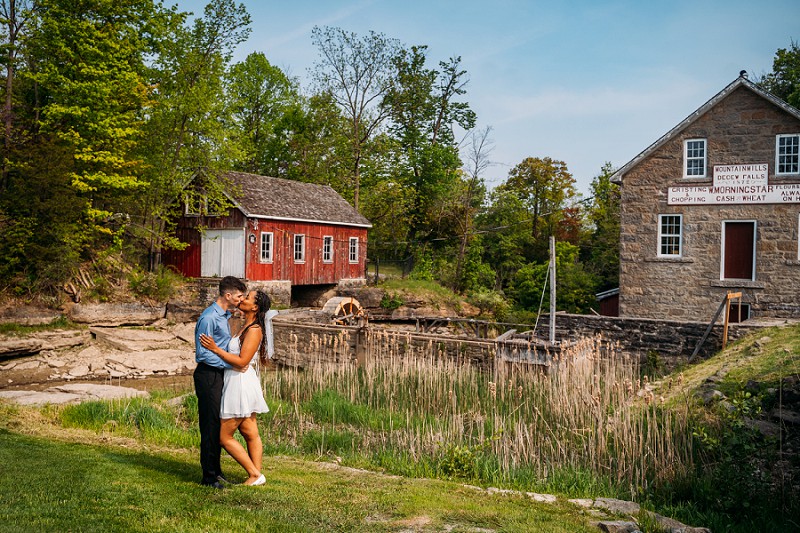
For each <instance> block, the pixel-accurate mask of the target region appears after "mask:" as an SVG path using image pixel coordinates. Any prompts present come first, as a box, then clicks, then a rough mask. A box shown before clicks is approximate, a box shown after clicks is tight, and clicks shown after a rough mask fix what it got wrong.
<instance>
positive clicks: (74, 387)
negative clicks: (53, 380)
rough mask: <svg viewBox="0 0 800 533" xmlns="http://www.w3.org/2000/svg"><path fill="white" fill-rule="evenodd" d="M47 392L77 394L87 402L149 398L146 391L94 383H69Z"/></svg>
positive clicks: (51, 388)
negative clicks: (87, 400)
mask: <svg viewBox="0 0 800 533" xmlns="http://www.w3.org/2000/svg"><path fill="white" fill-rule="evenodd" d="M47 390H48V391H56V392H64V393H69V394H77V395H80V396H82V397H83V398H84V399H89V400H114V399H119V398H142V397H144V398H146V397H148V396H150V394H149V393H148V392H147V391H142V390H138V389H133V388H130V387H119V386H116V385H96V384H94V383H71V384H69V385H59V386H57V387H50V388H49V389H47Z"/></svg>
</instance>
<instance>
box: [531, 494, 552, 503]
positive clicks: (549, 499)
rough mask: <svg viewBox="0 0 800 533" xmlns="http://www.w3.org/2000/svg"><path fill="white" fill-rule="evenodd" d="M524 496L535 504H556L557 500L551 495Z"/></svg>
mask: <svg viewBox="0 0 800 533" xmlns="http://www.w3.org/2000/svg"><path fill="white" fill-rule="evenodd" d="M525 495H526V496H527V497H528V498H530V499H531V500H533V501H535V502H543V503H556V500H557V498H556V497H555V496H553V495H552V494H537V493H535V492H526V493H525Z"/></svg>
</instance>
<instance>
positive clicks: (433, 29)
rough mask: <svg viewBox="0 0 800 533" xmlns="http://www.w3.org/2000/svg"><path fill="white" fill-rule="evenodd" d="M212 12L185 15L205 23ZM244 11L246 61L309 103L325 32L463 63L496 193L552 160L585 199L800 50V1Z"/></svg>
mask: <svg viewBox="0 0 800 533" xmlns="http://www.w3.org/2000/svg"><path fill="white" fill-rule="evenodd" d="M165 3H168V4H169V3H171V2H169V1H167V2H165ZM205 3H206V2H203V1H198V0H180V1H178V2H177V4H178V6H179V8H180V9H181V10H186V11H193V12H195V13H202V9H203V6H204V5H205ZM244 4H245V5H246V6H247V8H248V11H249V12H250V14H251V16H252V20H253V23H252V30H253V31H252V34H251V36H250V38H249V40H248V41H247V42H245V43H243V44H242V45H240V46H239V48H238V50H237V52H236V55H235V57H234V59H235V60H237V61H239V60H242V59H244V58H245V57H246V56H247V54H249V53H250V52H253V51H259V52H263V53H264V54H266V56H267V59H269V61H270V62H271V63H272V64H273V65H276V66H278V67H281V68H282V69H283V70H284V71H286V72H287V73H288V74H290V75H292V76H295V77H297V78H299V79H300V81H301V86H302V87H303V88H304V89H306V88H307V86H308V84H307V80H308V77H309V76H308V71H309V69H311V68H312V67H313V65H314V62H315V60H316V59H317V50H316V49H315V48H314V46H313V45H312V43H311V29H312V28H313V27H314V26H315V25H317V26H336V27H340V28H342V29H344V30H347V31H353V32H356V33H359V34H365V33H367V32H368V31H369V30H373V31H376V32H380V33H384V34H386V35H387V36H388V37H393V38H396V39H398V40H399V41H400V42H401V43H403V44H405V45H407V46H411V45H427V46H428V65H429V66H431V67H434V66H436V65H437V64H438V62H439V61H440V60H446V59H448V58H449V57H451V56H461V58H462V65H463V67H464V68H465V69H466V70H467V71H468V73H469V77H470V83H469V85H468V87H467V91H468V92H467V95H466V100H467V101H468V102H469V103H470V105H471V107H472V109H473V110H474V111H475V112H476V113H477V115H478V127H480V128H482V127H485V126H491V127H492V129H493V131H492V135H491V136H492V139H493V140H494V151H493V152H492V154H491V159H492V161H494V162H496V164H495V165H493V166H492V168H491V169H490V170H489V171H487V173H486V175H485V178H486V181H487V183H488V184H489V185H490V186H494V185H497V184H499V183H502V182H503V181H504V180H505V179H506V177H507V175H508V171H509V170H510V169H511V168H512V167H513V166H514V165H516V164H518V163H519V162H521V161H522V160H523V159H524V158H526V157H551V158H553V159H559V160H562V161H564V162H566V164H567V167H568V168H569V170H570V172H572V174H573V176H574V177H575V179H576V181H577V185H578V188H579V190H580V191H581V192H583V193H584V194H587V193H588V187H589V184H590V183H591V180H592V178H593V177H594V176H596V175H597V174H598V173H599V171H600V168H601V167H602V165H603V164H604V163H605V162H606V161H610V162H611V163H612V164H613V165H614V166H615V167H620V166H622V165H624V164H625V163H627V162H628V161H629V160H631V159H632V158H633V157H635V156H636V155H637V154H638V153H639V152H641V151H642V150H644V149H645V148H646V147H647V146H648V145H650V143H652V142H653V141H655V140H656V139H657V138H659V137H660V136H661V135H663V134H664V133H666V132H667V131H668V130H669V129H671V128H672V127H673V126H675V125H676V124H678V123H679V122H680V121H681V120H683V119H684V118H686V117H687V116H688V115H689V114H690V113H692V112H693V111H694V110H695V109H697V108H698V107H700V106H701V105H702V104H704V103H705V102H706V101H707V100H709V99H710V98H711V97H712V96H714V95H715V94H716V93H717V92H719V91H720V90H722V89H723V88H724V87H725V86H726V85H727V84H728V83H730V82H732V81H733V80H734V79H735V78H736V77H737V76H738V75H739V71H740V70H747V71H748V72H749V73H750V75H751V79H752V78H753V77H754V76H756V75H762V74H764V73H766V72H769V71H770V70H771V69H772V60H773V57H774V55H775V52H776V51H777V49H778V48H787V47H789V46H790V43H791V41H792V40H793V39H794V40H795V41H800V2H799V1H797V0H785V1H784V0H761V1H759V2H756V1H754V0H727V1H722V0H712V1H703V0H696V1H694V2H690V1H682V0H680V1H659V0H653V1H643V0H634V1H627V0H626V1H605V2H592V1H585V0H574V1H553V0H551V1H549V2H542V1H538V0H534V1H518V0H517V1H514V0H494V1H487V0H483V1H473V0H461V1H450V0H442V1H437V0H427V1H419V0H403V1H399V0H395V1H389V0H354V1H335V0H330V1H323V0H289V1H286V0H280V1H279V0H248V1H245V2H244Z"/></svg>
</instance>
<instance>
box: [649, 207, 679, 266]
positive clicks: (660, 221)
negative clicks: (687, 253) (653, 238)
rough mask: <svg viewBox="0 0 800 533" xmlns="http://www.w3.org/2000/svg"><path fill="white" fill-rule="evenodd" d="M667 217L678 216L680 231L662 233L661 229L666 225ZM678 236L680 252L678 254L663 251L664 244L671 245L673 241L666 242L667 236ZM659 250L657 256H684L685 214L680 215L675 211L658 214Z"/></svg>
mask: <svg viewBox="0 0 800 533" xmlns="http://www.w3.org/2000/svg"><path fill="white" fill-rule="evenodd" d="M666 217H677V218H678V233H677V235H676V234H674V233H666V234H665V233H662V231H661V229H662V228H663V226H664V218H666ZM676 236H677V237H678V253H677V254H665V253H663V252H662V250H663V249H664V245H665V244H666V245H668V246H669V245H671V244H672V243H665V242H664V239H665V238H674V237H676ZM657 246H658V248H657V250H656V256H657V257H683V215H678V214H675V213H666V214H663V215H658V241H657Z"/></svg>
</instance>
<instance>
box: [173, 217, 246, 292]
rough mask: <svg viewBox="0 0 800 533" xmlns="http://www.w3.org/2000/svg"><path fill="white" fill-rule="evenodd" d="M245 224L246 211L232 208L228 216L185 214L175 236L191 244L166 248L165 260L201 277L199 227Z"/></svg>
mask: <svg viewBox="0 0 800 533" xmlns="http://www.w3.org/2000/svg"><path fill="white" fill-rule="evenodd" d="M244 224H245V216H244V213H242V212H241V211H239V210H238V209H231V210H230V211H229V212H228V215H226V216H215V217H209V216H190V215H184V216H182V217H181V218H180V220H179V221H178V227H177V228H176V231H175V236H176V237H177V238H178V239H180V241H181V242H185V243H188V244H189V246H188V247H187V248H185V249H183V250H166V251H165V252H164V254H163V262H164V264H165V265H167V266H172V267H174V268H175V269H176V270H177V271H178V272H180V273H181V274H183V275H184V276H188V277H190V278H197V277H200V232H199V231H197V228H198V227H205V228H208V229H237V228H243V227H244Z"/></svg>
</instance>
